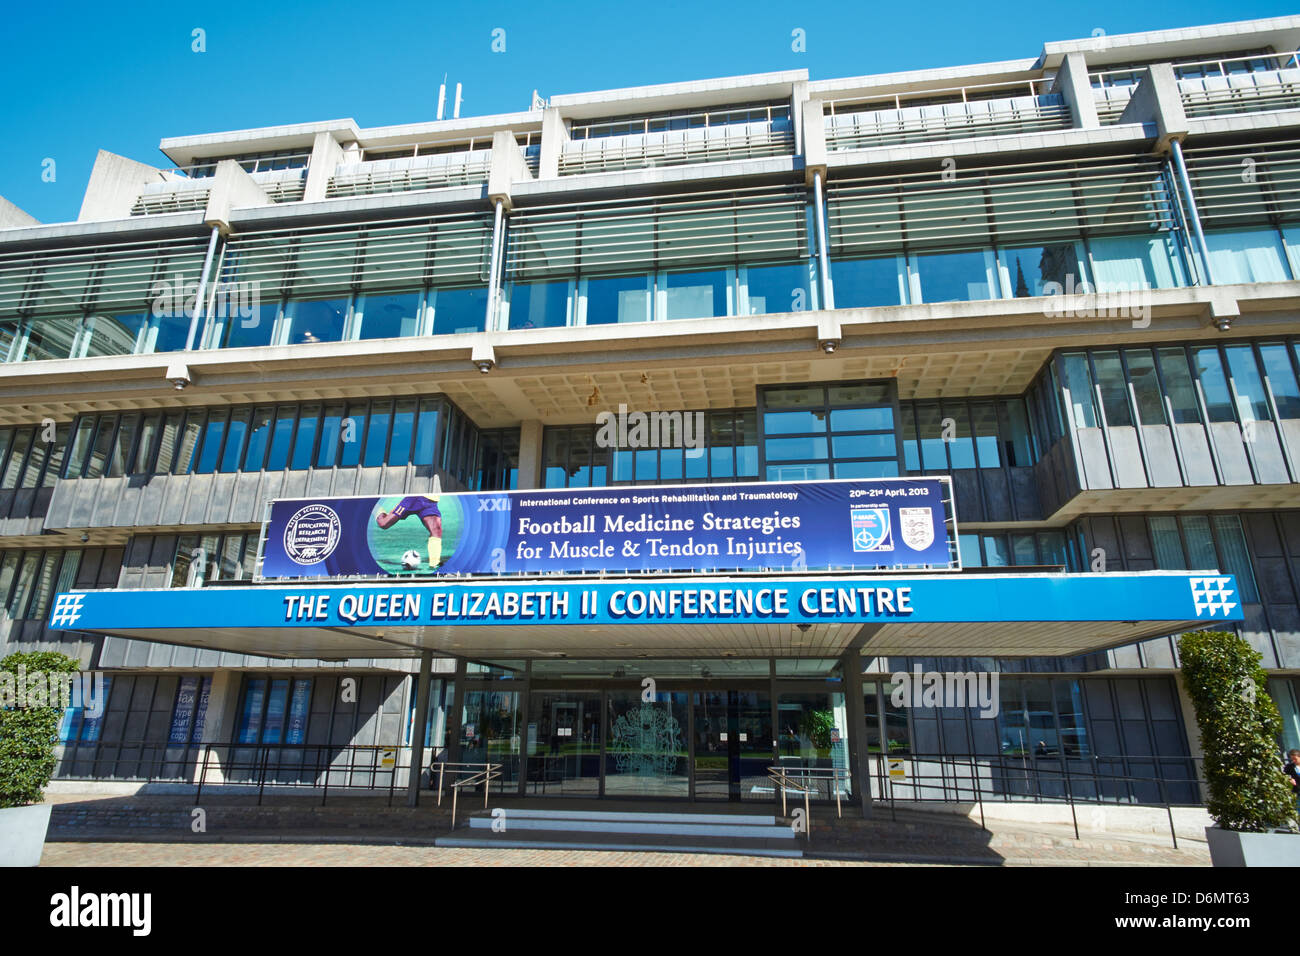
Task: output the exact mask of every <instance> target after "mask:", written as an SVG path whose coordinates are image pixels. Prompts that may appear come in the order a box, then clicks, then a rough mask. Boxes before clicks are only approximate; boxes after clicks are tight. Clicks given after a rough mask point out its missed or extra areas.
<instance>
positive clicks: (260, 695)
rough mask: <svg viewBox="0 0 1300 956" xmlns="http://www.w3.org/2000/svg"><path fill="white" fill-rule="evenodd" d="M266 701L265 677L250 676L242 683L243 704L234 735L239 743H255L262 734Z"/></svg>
mask: <svg viewBox="0 0 1300 956" xmlns="http://www.w3.org/2000/svg"><path fill="white" fill-rule="evenodd" d="M265 701H266V678H264V677H254V678H250V679H249V680H248V681H247V683H246V684H245V685H244V706H243V708H242V709H241V710H240V712H239V725H238V727H237V728H236V731H235V737H236V739H237V740H238V741H239V742H240V743H241V744H255V743H257V742H258V740H259V738H260V737H261V734H262V710H263V705H264V703H265Z"/></svg>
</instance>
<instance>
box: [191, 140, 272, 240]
mask: <svg viewBox="0 0 1300 956" xmlns="http://www.w3.org/2000/svg"><path fill="white" fill-rule="evenodd" d="M270 204H271V200H270V198H269V197H268V196H267V195H266V193H265V192H264V191H263V190H262V187H261V186H259V185H257V183H256V182H254V180H253V177H252V176H250V175H249V174H248V173H246V172H244V167H242V166H240V165H239V163H237V162H235V161H234V160H233V159H223V160H222V161H221V162H219V163H217V170H216V172H215V173H214V174H213V176H212V185H211V186H210V187H209V189H208V205H207V208H206V209H205V210H204V212H203V221H204V222H205V223H207V224H208V225H209V226H215V227H216V228H217V229H220V230H221V233H222V235H227V234H229V232H230V212H231V210H232V209H235V208H236V207H239V206H269V205H270Z"/></svg>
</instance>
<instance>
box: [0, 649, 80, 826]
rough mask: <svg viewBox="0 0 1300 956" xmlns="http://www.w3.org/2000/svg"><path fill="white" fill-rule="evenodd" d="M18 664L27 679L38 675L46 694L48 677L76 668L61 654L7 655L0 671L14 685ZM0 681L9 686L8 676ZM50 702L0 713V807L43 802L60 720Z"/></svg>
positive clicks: (55, 702)
mask: <svg viewBox="0 0 1300 956" xmlns="http://www.w3.org/2000/svg"><path fill="white" fill-rule="evenodd" d="M19 665H23V666H24V667H25V668H26V673H27V674H28V675H29V676H30V675H34V674H37V673H39V674H41V675H42V676H43V677H44V678H45V680H46V684H45V687H46V689H47V691H48V688H49V682H48V675H49V674H51V673H59V674H75V673H76V672H77V671H78V670H79V669H80V667H79V665H78V664H77V662H76V661H75V660H73V659H72V658H70V657H68V656H66V655H64V654H57V653H53V652H29V653H18V654H10V655H9V656H8V657H6V658H5V659H4V660H0V672H8V674H12V675H13V679H14V682H15V684H16V682H17V676H18V673H19V670H18V668H19ZM0 680H4V681H5V683H6V684H8V683H9V678H8V677H0ZM12 687H13V685H10V688H12ZM17 703H19V704H24V703H26V701H25V700H21V701H17ZM50 703H51V704H52V705H53V706H44V707H41V706H35V707H27V706H18V707H13V708H10V709H4V710H0V808H4V807H23V806H27V805H28V804H32V803H40V802H41V800H42V799H44V796H45V785H46V784H48V783H49V782H50V777H51V776H52V775H53V774H54V745H55V743H56V742H57V740H58V733H59V721H60V720H61V719H62V718H63V710H62V708H61V707H60V705H59V701H58V700H57V699H55V700H53V701H51V702H50Z"/></svg>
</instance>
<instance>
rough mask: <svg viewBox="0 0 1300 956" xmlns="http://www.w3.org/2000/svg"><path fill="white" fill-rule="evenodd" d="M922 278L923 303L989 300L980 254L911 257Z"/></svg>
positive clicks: (934, 254) (942, 253)
mask: <svg viewBox="0 0 1300 956" xmlns="http://www.w3.org/2000/svg"><path fill="white" fill-rule="evenodd" d="M913 263H914V268H915V269H916V271H917V273H918V274H919V275H920V277H921V301H922V302H968V301H972V300H975V299H990V298H992V297H993V296H992V295H991V293H990V290H989V276H988V268H987V266H986V264H985V261H984V253H983V252H936V253H930V254H927V255H919V256H914V257H913Z"/></svg>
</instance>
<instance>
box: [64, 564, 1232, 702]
mask: <svg viewBox="0 0 1300 956" xmlns="http://www.w3.org/2000/svg"><path fill="white" fill-rule="evenodd" d="M56 619H57V620H58V621H59V623H58V624H54V623H52V624H51V626H52V627H56V628H57V627H64V628H66V627H69V626H75V627H76V629H77V630H79V631H92V632H93V631H103V632H107V633H114V632H123V631H133V630H146V631H150V632H156V633H158V634H159V637H158V639H159V640H165V639H167V637H166V632H167V631H170V630H186V629H193V628H199V629H203V630H209V629H212V628H214V627H215V628H290V627H317V628H321V627H343V628H346V627H357V626H364V627H365V628H366V629H367V630H371V631H373V630H374V629H375V628H386V627H401V628H408V629H410V628H413V627H430V626H448V625H449V626H479V627H482V626H493V625H501V624H511V625H548V624H549V625H555V624H581V625H601V624H631V625H636V624H662V623H679V624H688V623H719V622H734V623H741V622H747V621H789V622H791V623H795V624H798V623H804V622H815V621H832V622H836V623H847V622H898V621H909V622H918V623H930V622H981V621H1177V622H1184V621H1196V622H1202V623H1205V624H1216V623H1221V622H1227V621H1240V620H1242V608H1241V598H1240V596H1239V593H1238V591H1237V582H1236V579H1235V578H1233V577H1232V575H1206V574H1204V573H1199V574H1198V573H1189V572H1166V571H1147V572H1138V573H1115V574H961V575H922V576H915V577H907V576H892V575H877V576H874V577H873V576H862V575H853V576H846V577H826V576H822V577H814V578H779V577H778V578H770V579H769V578H761V579H716V578H708V579H704V578H696V579H690V578H682V579H670V580H663V579H660V580H653V581H648V580H643V579H626V580H621V581H599V582H597V581H592V582H573V583H555V584H551V583H547V582H544V581H528V582H502V583H491V582H486V581H469V582H462V583H451V582H442V581H430V582H423V583H400V582H394V583H393V584H391V585H377V584H367V585H351V586H348V585H332V586H320V585H316V586H311V585H301V586H290V585H274V586H272V585H264V586H251V587H236V588H174V589H170V590H160V591H140V590H121V591H82V592H74V593H65V594H59V595H58V596H57V597H56V598H55V601H54V608H53V610H52V611H51V620H52V622H53V621H54V620H56ZM151 636H152V635H151ZM255 693H256V695H257V696H256V698H255ZM248 697H249V699H248V701H247V704H248V706H249V707H251V708H252V710H251V713H256V714H258V715H259V716H260V713H261V704H262V699H261V696H260V690H258V691H255V690H254V689H253V688H252V685H251V684H250V690H249V692H248Z"/></svg>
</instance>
